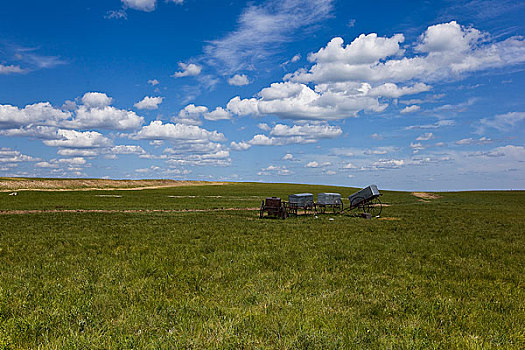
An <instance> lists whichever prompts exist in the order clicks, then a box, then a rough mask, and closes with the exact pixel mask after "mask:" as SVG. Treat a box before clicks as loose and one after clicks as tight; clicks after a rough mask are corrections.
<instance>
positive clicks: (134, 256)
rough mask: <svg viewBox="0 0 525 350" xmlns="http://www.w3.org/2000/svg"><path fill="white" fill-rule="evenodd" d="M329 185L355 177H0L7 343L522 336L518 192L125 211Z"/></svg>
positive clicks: (224, 343) (501, 344) (418, 343)
mask: <svg viewBox="0 0 525 350" xmlns="http://www.w3.org/2000/svg"><path fill="white" fill-rule="evenodd" d="M325 191H329V192H339V193H341V194H343V195H344V196H348V195H349V194H351V193H352V192H353V189H350V188H342V187H329V186H309V185H291V184H256V183H243V184H225V185H220V186H219V185H217V186H211V185H208V186H189V187H174V188H164V189H152V190H142V191H81V192H80V191H65V192H39V191H27V192H26V191H23V192H19V193H18V196H8V194H7V193H0V211H4V213H3V214H0V349H19V348H33V349H35V348H36V349H55V348H56V349H64V348H66V349H70V348H71V349H83V348H86V349H88V348H90V349H91V348H104V349H126V348H130V349H131V348H141V349H173V348H175V349H176V348H181V349H188V348H190V349H191V348H195V349H200V348H212V349H239V348H248V349H251V348H254V349H275V348H278V349H321V348H323V349H338V348H340V349H348V348H350V349H351V348H372V349H375V348H412V349H418V348H441V349H450V348H458V349H463V348H473V349H476V348H489V349H490V348H505V349H523V348H524V347H525V288H524V287H525V193H524V192H496V191H493V192H456V193H441V194H440V195H441V196H442V197H441V198H439V199H434V200H427V201H421V200H419V199H418V198H416V197H414V196H412V195H410V193H403V192H384V195H383V197H382V201H383V202H385V203H388V204H389V205H390V206H388V207H385V208H384V209H383V214H382V216H383V217H386V218H391V220H379V219H372V220H364V219H359V218H355V217H352V216H350V215H333V214H332V215H329V214H325V215H319V216H318V218H315V217H313V216H299V217H291V218H288V219H286V220H278V219H277V220H272V219H265V220H260V219H258V212H257V211H254V210H238V211H228V210H217V211H209V212H191V211H188V212H175V211H172V212H151V211H149V212H148V211H145V212H118V211H119V210H137V211H138V210H157V209H165V210H170V209H176V210H184V209H221V208H255V207H258V206H259V205H260V201H261V199H262V198H264V197H266V196H270V195H275V196H281V197H283V198H286V196H287V194H290V193H297V192H312V193H318V192H325ZM100 195H103V196H100ZM111 196H119V197H111ZM70 209H86V210H89V209H104V210H113V211H114V212H61V210H70ZM13 210H17V211H18V212H10V213H5V211H13ZM24 210H42V211H44V212H36V213H23V211H24ZM48 210H52V211H50V212H45V211H48ZM330 218H333V219H334V220H330Z"/></svg>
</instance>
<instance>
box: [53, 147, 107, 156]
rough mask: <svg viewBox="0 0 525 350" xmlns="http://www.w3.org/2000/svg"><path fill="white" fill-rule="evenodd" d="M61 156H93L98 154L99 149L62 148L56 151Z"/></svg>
mask: <svg viewBox="0 0 525 350" xmlns="http://www.w3.org/2000/svg"><path fill="white" fill-rule="evenodd" d="M57 154H58V155H59V156H63V157H95V156H98V155H99V154H100V150H99V149H78V148H76V149H75V148H62V149H59V150H58V151H57Z"/></svg>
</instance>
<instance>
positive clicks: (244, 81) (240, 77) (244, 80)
mask: <svg viewBox="0 0 525 350" xmlns="http://www.w3.org/2000/svg"><path fill="white" fill-rule="evenodd" d="M249 83H250V81H249V80H248V77H247V76H246V75H245V74H235V75H234V76H233V77H231V78H230V79H228V84H230V85H234V86H244V85H248V84H249Z"/></svg>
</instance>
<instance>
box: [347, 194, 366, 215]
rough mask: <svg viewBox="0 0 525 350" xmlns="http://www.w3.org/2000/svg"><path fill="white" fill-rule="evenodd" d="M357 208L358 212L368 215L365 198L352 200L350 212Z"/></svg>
mask: <svg viewBox="0 0 525 350" xmlns="http://www.w3.org/2000/svg"><path fill="white" fill-rule="evenodd" d="M355 208H357V210H358V211H361V210H362V211H363V213H366V210H365V199H364V198H363V197H355V198H354V199H352V202H350V210H353V209H355Z"/></svg>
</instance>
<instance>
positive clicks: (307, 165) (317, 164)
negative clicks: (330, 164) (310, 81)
mask: <svg viewBox="0 0 525 350" xmlns="http://www.w3.org/2000/svg"><path fill="white" fill-rule="evenodd" d="M305 167H307V168H319V163H317V162H316V161H312V162H309V163H308V164H306V165H305Z"/></svg>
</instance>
